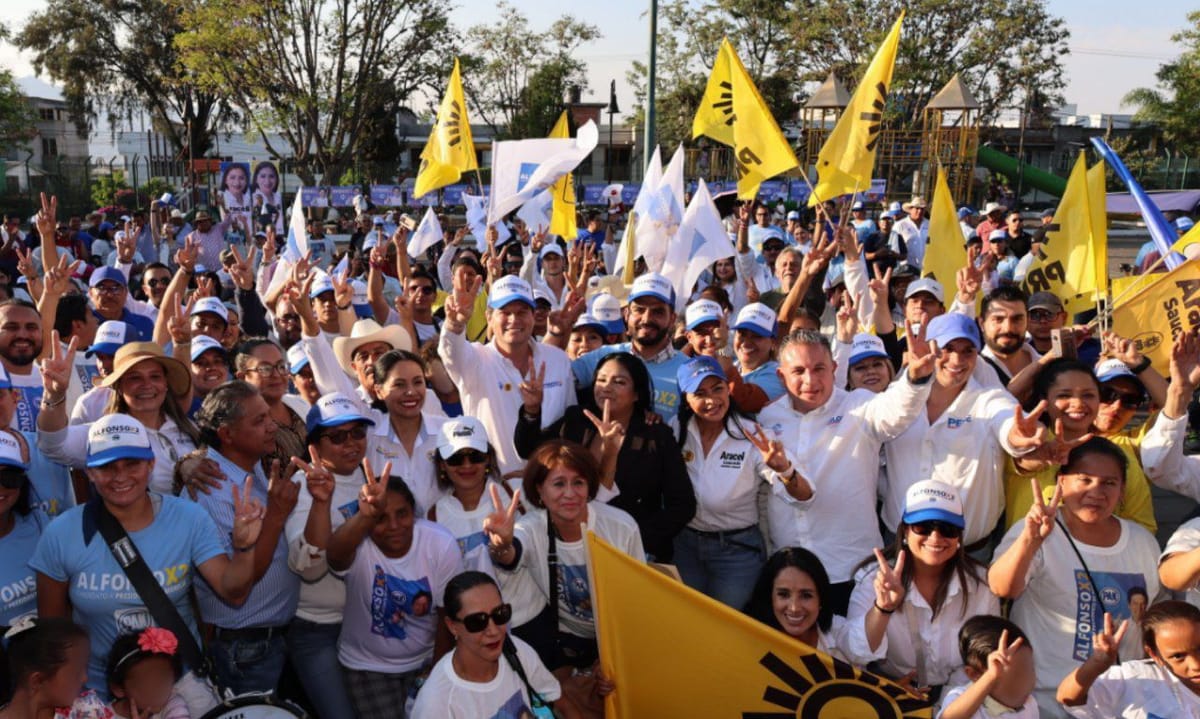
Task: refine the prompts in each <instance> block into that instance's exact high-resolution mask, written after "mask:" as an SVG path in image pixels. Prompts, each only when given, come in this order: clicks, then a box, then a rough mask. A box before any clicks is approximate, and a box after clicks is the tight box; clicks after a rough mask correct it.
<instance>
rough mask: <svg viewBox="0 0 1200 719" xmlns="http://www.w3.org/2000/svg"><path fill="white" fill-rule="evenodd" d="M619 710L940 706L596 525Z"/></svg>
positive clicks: (621, 718) (861, 712)
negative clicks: (685, 578) (649, 561)
mask: <svg viewBox="0 0 1200 719" xmlns="http://www.w3.org/2000/svg"><path fill="white" fill-rule="evenodd" d="M588 551H589V554H590V558H591V567H592V582H591V584H592V592H593V594H592V597H593V604H594V608H595V616H596V631H597V634H598V638H599V641H600V663H601V666H602V667H603V669H604V673H605V675H606V676H609V677H612V678H613V683H614V684H616V691H615V692H613V693H612V694H611V695H609V697H608V698H607V700H606V702H605V716H607V717H608V718H609V719H641V718H642V717H729V718H736V717H758V718H760V719H771V718H773V717H778V718H779V719H786V718H788V717H791V718H794V717H818V716H820V717H865V718H874V717H888V718H889V719H908V718H915V717H929V716H931V709H930V707H929V705H928V704H927V703H925V702H922V701H920V700H918V699H914V698H913V697H911V696H909V695H908V694H906V693H905V691H904V690H903V689H901V688H900V687H899V686H897V685H895V684H893V683H892V682H889V681H887V680H884V679H880V678H878V677H876V676H874V675H872V674H868V673H867V672H864V671H862V670H859V669H855V668H853V667H851V666H850V665H848V664H845V663H843V662H840V661H835V660H834V659H832V658H831V657H829V656H827V655H825V654H822V653H820V652H818V651H817V650H815V649H813V648H812V647H809V646H807V645H805V644H803V643H801V642H799V641H797V640H795V639H792V638H791V637H789V636H787V635H786V634H784V633H783V632H780V631H777V630H775V629H772V628H770V627H768V626H766V625H765V624H760V623H759V622H756V621H754V620H753V619H750V618H749V617H747V616H746V615H744V614H742V613H741V612H737V611H734V610H733V609H730V608H729V607H727V606H725V605H724V604H721V603H720V602H717V601H715V600H713V599H710V598H708V597H706V596H704V595H703V594H701V593H699V592H697V591H695V590H693V589H690V588H689V587H687V586H686V585H684V584H682V583H680V582H677V581H675V580H673V579H671V578H669V577H667V576H666V575H665V574H662V573H660V572H658V571H656V570H654V569H651V568H650V567H647V566H646V565H645V564H643V563H641V562H639V561H637V560H635V559H632V558H630V557H629V556H627V555H625V554H624V553H622V552H620V551H619V550H617V549H614V548H613V547H612V546H610V545H609V544H607V543H605V542H604V541H603V540H601V539H599V538H598V537H596V535H594V534H592V533H590V532H589V533H588Z"/></svg>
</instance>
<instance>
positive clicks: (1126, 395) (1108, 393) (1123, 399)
mask: <svg viewBox="0 0 1200 719" xmlns="http://www.w3.org/2000/svg"><path fill="white" fill-rule="evenodd" d="M1100 401H1101V402H1103V403H1104V404H1112V403H1113V402H1120V403H1121V406H1122V407H1125V408H1126V409H1138V408H1139V407H1141V406H1142V405H1144V404H1145V403H1146V395H1144V394H1141V393H1130V392H1122V391H1120V390H1118V389H1115V388H1113V387H1108V386H1103V385H1102V386H1101V387H1100Z"/></svg>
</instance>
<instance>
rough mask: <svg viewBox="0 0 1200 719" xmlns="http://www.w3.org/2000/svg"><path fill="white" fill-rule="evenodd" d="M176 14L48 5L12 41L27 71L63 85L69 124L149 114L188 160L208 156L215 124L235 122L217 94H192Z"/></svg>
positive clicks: (156, 5)
mask: <svg viewBox="0 0 1200 719" xmlns="http://www.w3.org/2000/svg"><path fill="white" fill-rule="evenodd" d="M179 29H180V22H179V11H178V10H177V9H176V7H175V6H174V5H172V4H171V3H170V2H169V0H123V1H121V2H113V1H112V0H48V3H47V6H46V9H45V10H42V11H41V12H36V13H34V14H33V15H32V16H30V18H29V21H28V22H27V23H26V25H25V27H24V28H23V29H22V30H21V32H20V33H19V34H18V35H17V36H16V44H17V46H18V47H20V48H22V49H24V50H29V51H30V52H32V53H33V66H34V68H35V69H36V70H37V71H38V72H39V73H41V72H45V73H47V74H48V75H49V76H50V77H51V78H53V79H54V80H56V81H57V82H60V83H62V85H63V97H64V99H65V100H66V102H67V106H68V108H69V110H70V112H71V116H72V118H73V119H74V121H75V123H76V124H77V125H78V126H79V127H80V129H84V128H87V127H89V126H90V125H91V124H92V123H93V122H94V121H95V120H96V119H97V118H98V117H99V116H100V113H101V112H104V113H106V114H107V115H108V118H109V120H110V121H111V122H113V123H114V124H115V123H116V121H117V120H119V119H121V118H124V117H126V116H128V115H130V114H132V113H135V112H136V113H141V112H142V111H143V110H145V111H148V112H149V113H150V116H151V118H152V121H153V123H154V128H155V130H156V131H158V132H160V133H162V134H163V135H165V136H166V137H167V138H168V139H169V140H170V142H171V144H172V145H173V146H174V147H175V149H176V150H178V151H179V152H180V156H181V157H186V156H187V152H188V149H187V148H188V146H189V145H191V151H192V153H193V154H194V155H195V156H196V157H201V156H203V155H204V154H205V153H207V152H208V151H209V149H210V148H211V146H212V141H213V138H214V137H215V132H216V127H217V125H218V124H219V123H221V122H224V121H228V120H231V119H233V115H232V114H231V113H230V112H229V110H228V106H227V105H225V104H224V103H223V102H222V100H221V97H222V93H221V92H213V91H203V90H199V89H197V87H196V85H195V84H194V82H193V78H192V77H191V74H190V73H189V72H188V71H187V70H186V69H184V68H183V67H182V66H181V65H180V63H179V55H178V53H176V51H175V47H174V40H175V35H176V33H178V32H179Z"/></svg>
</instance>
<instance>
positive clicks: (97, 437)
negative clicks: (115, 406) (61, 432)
mask: <svg viewBox="0 0 1200 719" xmlns="http://www.w3.org/2000/svg"><path fill="white" fill-rule="evenodd" d="M118 459H154V450H153V449H151V448H150V435H149V434H147V433H146V428H145V427H143V426H142V423H141V422H139V421H137V420H136V419H134V418H133V417H130V416H129V415H127V414H109V415H105V416H104V417H101V418H100V419H98V420H96V422H95V423H93V424H92V427H91V429H89V430H88V439H87V466H88V467H103V466H104V465H106V464H111V463H112V462H115V461H117V460H118Z"/></svg>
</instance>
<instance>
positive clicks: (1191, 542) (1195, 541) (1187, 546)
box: [1159, 517, 1200, 607]
mask: <svg viewBox="0 0 1200 719" xmlns="http://www.w3.org/2000/svg"><path fill="white" fill-rule="evenodd" d="M1197 547H1200V517H1197V518H1195V519H1189V520H1188V521H1186V522H1184V523H1183V524H1181V525H1179V529H1176V530H1175V533H1174V534H1172V535H1171V538H1170V539H1169V540H1167V547H1166V549H1164V550H1163V553H1162V558H1161V559H1160V560H1159V561H1162V560H1164V559H1166V558H1167V557H1169V556H1171V555H1172V554H1183V553H1184V552H1190V551H1192V550H1193V549H1195V548H1197ZM1183 598H1184V600H1186V601H1187V603H1188V604H1194V605H1195V606H1197V607H1200V584H1193V585H1192V586H1190V587H1188V588H1187V591H1186V592H1184V596H1183Z"/></svg>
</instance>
